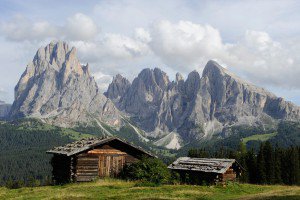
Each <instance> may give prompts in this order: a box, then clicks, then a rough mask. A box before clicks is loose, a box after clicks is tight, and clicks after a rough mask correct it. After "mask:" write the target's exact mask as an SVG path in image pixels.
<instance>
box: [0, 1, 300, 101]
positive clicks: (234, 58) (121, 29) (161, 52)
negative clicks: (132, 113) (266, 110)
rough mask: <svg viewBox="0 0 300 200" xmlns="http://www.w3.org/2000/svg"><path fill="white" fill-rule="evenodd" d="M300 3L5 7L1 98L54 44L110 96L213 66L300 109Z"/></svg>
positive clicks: (0, 30) (0, 7)
mask: <svg viewBox="0 0 300 200" xmlns="http://www.w3.org/2000/svg"><path fill="white" fill-rule="evenodd" d="M299 10H300V1H289V0H285V1H281V0H277V1H276V0H272V1H268V0H265V1H254V0H252V1H200V0H199V1H179V0H165V1H156V0H152V1H146V0H144V1H142V0H139V1H133V0H124V1H114V0H109V1H91V0H89V1H79V0H77V1H76V0H75V1H74V0H72V1H71V0H70V1H61V0H60V1H56V0H45V1H43V0H39V1H38V0H26V1H22V0H9V1H8V0H7V1H5V0H0V59H1V65H0V71H1V73H0V99H1V100H5V101H7V102H12V101H13V98H14V97H13V95H14V92H13V89H14V86H15V85H16V83H17V81H18V79H19V77H20V76H21V74H22V73H23V71H24V70H25V68H26V65H27V63H28V62H29V61H30V60H32V58H33V56H34V54H35V52H36V51H37V49H38V48H39V47H41V46H45V45H46V44H47V43H49V42H50V41H52V40H65V41H67V42H69V43H70V45H73V46H76V47H77V49H78V56H79V58H80V60H81V62H82V63H87V62H88V63H89V64H90V66H91V70H92V73H93V75H94V77H95V78H96V80H97V82H98V84H99V87H100V88H101V89H102V90H105V88H106V87H107V84H108V83H109V82H110V81H111V79H112V77H113V76H114V75H116V74H117V73H121V74H122V75H124V76H126V77H128V78H129V79H131V80H132V79H133V77H134V76H136V75H137V74H138V72H139V71H140V70H141V69H143V68H145V67H150V68H154V67H160V68H162V69H163V70H164V71H166V72H167V73H168V74H169V76H170V79H174V76H175V73H176V72H180V73H182V74H183V75H184V76H187V74H188V73H189V72H190V71H192V70H197V71H199V72H201V71H202V69H203V67H204V66H205V64H206V62H207V61H208V60H210V59H214V60H217V61H218V62H219V63H220V64H222V65H223V66H225V67H227V68H228V69H229V70H231V71H233V72H235V73H236V74H238V75H239V76H241V77H242V78H244V79H246V80H248V81H250V82H252V83H254V84H256V85H259V86H261V87H265V88H267V89H269V90H270V91H271V92H273V93H275V94H276V95H278V96H282V97H284V98H285V99H287V100H290V101H293V102H294V103H296V104H298V105H300V84H299V80H298V79H299V78H298V77H299V76H300V66H299V64H300V54H299V51H300V34H299V33H300V13H299Z"/></svg>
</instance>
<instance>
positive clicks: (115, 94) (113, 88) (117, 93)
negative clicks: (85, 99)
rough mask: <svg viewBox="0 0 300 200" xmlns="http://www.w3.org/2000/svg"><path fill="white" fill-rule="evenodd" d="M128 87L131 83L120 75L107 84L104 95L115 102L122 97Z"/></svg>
mask: <svg viewBox="0 0 300 200" xmlns="http://www.w3.org/2000/svg"><path fill="white" fill-rule="evenodd" d="M130 86H131V83H130V81H129V80H127V79H126V78H124V77H123V76H122V75H121V74H117V75H116V76H114V77H113V80H112V82H111V83H110V84H109V86H108V89H107V91H106V92H105V93H104V95H105V96H106V97H108V98H109V99H111V100H113V101H114V102H116V101H118V100H119V99H120V97H122V96H123V95H124V93H125V92H127V90H128V88H129V87H130Z"/></svg>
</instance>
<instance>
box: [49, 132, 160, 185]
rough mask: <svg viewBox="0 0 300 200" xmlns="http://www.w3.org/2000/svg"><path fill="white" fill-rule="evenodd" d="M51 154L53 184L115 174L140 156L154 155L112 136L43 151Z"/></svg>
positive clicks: (88, 179) (80, 141)
mask: <svg viewBox="0 0 300 200" xmlns="http://www.w3.org/2000/svg"><path fill="white" fill-rule="evenodd" d="M47 153H50V154H53V157H52V160H51V165H52V168H53V171H52V178H53V181H54V182H55V183H56V184H62V183H68V182H81V181H92V180H94V179H95V178H98V177H100V178H101V177H115V176H118V174H119V173H120V171H121V170H122V169H123V167H124V165H125V164H130V163H133V162H136V161H138V160H139V159H140V158H141V157H143V156H148V157H155V156H154V155H152V154H151V153H149V152H147V151H145V150H143V149H142V148H140V147H137V146H134V145H132V144H130V143H128V142H126V141H124V140H121V139H119V138H116V137H103V138H86V139H82V140H79V141H76V142H73V143H70V144H67V145H65V146H60V147H54V148H53V149H51V150H49V151H47Z"/></svg>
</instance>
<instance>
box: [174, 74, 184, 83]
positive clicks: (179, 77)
mask: <svg viewBox="0 0 300 200" xmlns="http://www.w3.org/2000/svg"><path fill="white" fill-rule="evenodd" d="M175 80H176V82H180V81H183V76H182V75H181V74H180V73H179V72H177V73H176V75H175Z"/></svg>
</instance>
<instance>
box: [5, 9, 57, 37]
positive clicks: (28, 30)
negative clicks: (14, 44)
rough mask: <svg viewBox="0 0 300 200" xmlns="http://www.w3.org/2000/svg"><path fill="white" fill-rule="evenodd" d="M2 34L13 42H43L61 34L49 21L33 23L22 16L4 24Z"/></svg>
mask: <svg viewBox="0 0 300 200" xmlns="http://www.w3.org/2000/svg"><path fill="white" fill-rule="evenodd" d="M1 32H3V34H4V35H5V37H6V38H7V39H9V40H13V41H24V40H42V39H44V38H51V37H54V36H55V35H57V34H58V33H59V31H58V28H57V27H56V26H52V25H50V24H49V23H48V22H47V21H37V22H32V21H30V20H29V19H27V18H25V17H23V16H21V15H17V16H15V17H14V18H12V19H11V20H10V21H8V22H2V23H1Z"/></svg>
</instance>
